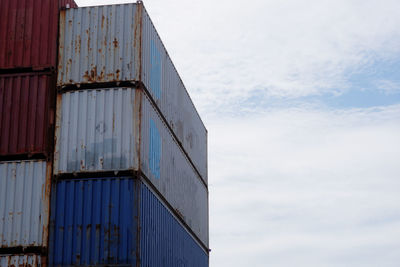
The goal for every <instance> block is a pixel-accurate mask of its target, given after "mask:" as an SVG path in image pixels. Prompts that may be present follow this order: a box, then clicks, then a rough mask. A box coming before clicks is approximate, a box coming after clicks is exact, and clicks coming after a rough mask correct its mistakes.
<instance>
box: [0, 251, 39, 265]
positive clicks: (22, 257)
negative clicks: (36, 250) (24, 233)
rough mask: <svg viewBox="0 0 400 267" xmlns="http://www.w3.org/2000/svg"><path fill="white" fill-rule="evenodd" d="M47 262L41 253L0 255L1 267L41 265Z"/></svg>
mask: <svg viewBox="0 0 400 267" xmlns="http://www.w3.org/2000/svg"><path fill="white" fill-rule="evenodd" d="M42 262H45V260H44V259H42V257H41V256H40V255H36V254H19V255H0V267H40V266H41V265H42Z"/></svg>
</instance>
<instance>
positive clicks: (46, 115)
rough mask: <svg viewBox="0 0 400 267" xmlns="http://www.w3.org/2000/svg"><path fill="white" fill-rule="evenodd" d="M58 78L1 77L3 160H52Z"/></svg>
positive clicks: (0, 152)
mask: <svg viewBox="0 0 400 267" xmlns="http://www.w3.org/2000/svg"><path fill="white" fill-rule="evenodd" d="M54 79H55V77H54V75H53V74H51V73H19V74H8V75H0V156H11V155H30V156H31V155H34V154H42V155H45V156H49V154H50V153H51V152H52V144H53V132H52V129H53V124H54V113H55V108H54V105H55V103H54V102H55V100H54V97H55V88H54V82H55V80H54Z"/></svg>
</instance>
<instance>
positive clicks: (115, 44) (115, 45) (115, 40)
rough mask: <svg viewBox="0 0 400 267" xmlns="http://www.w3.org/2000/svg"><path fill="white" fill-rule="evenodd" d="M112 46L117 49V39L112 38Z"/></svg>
mask: <svg viewBox="0 0 400 267" xmlns="http://www.w3.org/2000/svg"><path fill="white" fill-rule="evenodd" d="M113 44H114V48H118V40H117V38H114V41H113Z"/></svg>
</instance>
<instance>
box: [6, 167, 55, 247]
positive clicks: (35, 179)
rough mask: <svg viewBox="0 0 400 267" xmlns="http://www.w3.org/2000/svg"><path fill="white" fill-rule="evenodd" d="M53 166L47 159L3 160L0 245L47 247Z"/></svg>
mask: <svg viewBox="0 0 400 267" xmlns="http://www.w3.org/2000/svg"><path fill="white" fill-rule="evenodd" d="M50 167H51V166H50V165H48V164H47V163H46V162H45V161H12V162H11V161H10V162H1V163H0V247H1V248H11V247H25V248H26V247H46V246H47V236H48V219H49V218H48V216H49V197H50V174H51V173H50Z"/></svg>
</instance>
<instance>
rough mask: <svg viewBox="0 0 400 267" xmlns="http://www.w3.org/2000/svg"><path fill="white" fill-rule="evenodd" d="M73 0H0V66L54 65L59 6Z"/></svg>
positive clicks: (38, 66)
mask: <svg viewBox="0 0 400 267" xmlns="http://www.w3.org/2000/svg"><path fill="white" fill-rule="evenodd" d="M67 4H69V6H70V7H76V4H75V2H74V1H73V0H0V18H1V19H0V69H15V68H29V69H32V70H40V69H45V68H55V67H56V63H57V38H58V21H59V10H60V9H61V8H63V7H65V6H66V5H67Z"/></svg>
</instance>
